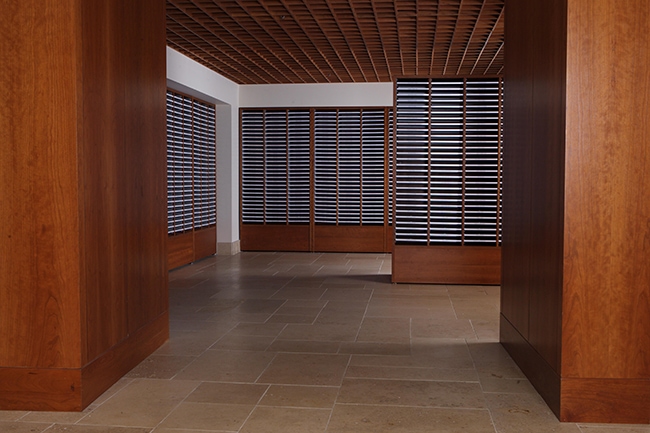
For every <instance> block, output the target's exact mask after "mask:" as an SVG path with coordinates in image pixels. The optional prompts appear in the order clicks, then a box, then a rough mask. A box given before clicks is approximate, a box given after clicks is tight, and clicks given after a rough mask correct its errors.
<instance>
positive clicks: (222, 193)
mask: <svg viewBox="0 0 650 433" xmlns="http://www.w3.org/2000/svg"><path fill="white" fill-rule="evenodd" d="M167 85H168V86H169V88H171V89H174V90H177V91H179V92H183V93H186V94H189V95H192V96H195V97H197V98H200V99H203V100H205V101H208V102H212V103H214V104H215V105H216V107H217V241H218V243H219V245H220V251H221V246H222V245H228V244H231V245H235V244H237V243H238V241H239V108H240V107H247V108H254V107H258V108H270V107H303V108H311V107H392V106H393V84H392V83H361V84H353V83H343V84H340V83H337V84H268V85H267V84H264V85H242V86H240V85H238V84H236V83H235V82H233V81H231V80H228V79H227V78H225V77H223V76H221V75H219V74H217V73H215V72H213V71H211V70H210V69H208V68H206V67H204V66H202V65H200V64H199V63H197V62H195V61H194V60H192V59H190V58H188V57H186V56H184V55H183V54H180V53H179V52H177V51H175V50H173V49H171V48H169V47H167ZM234 249H235V250H236V249H237V247H235V248H234Z"/></svg>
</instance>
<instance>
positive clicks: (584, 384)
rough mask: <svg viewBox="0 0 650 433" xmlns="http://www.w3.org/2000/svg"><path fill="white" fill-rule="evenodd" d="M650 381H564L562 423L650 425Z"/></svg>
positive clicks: (569, 379)
mask: <svg viewBox="0 0 650 433" xmlns="http://www.w3.org/2000/svg"><path fill="white" fill-rule="evenodd" d="M648 402H650V379H574V378H563V379H562V411H561V414H560V421H565V422H590V423H626V424H650V405H649V403H648Z"/></svg>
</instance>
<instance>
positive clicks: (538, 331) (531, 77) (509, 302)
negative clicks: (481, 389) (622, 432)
mask: <svg viewBox="0 0 650 433" xmlns="http://www.w3.org/2000/svg"><path fill="white" fill-rule="evenodd" d="M506 14H507V16H506V41H507V44H508V55H507V56H506V71H505V74H506V89H507V91H506V107H505V113H506V121H505V126H506V135H505V149H504V156H505V163H504V170H505V172H504V241H503V247H502V249H503V251H502V254H503V263H502V267H503V271H502V272H503V276H502V280H503V281H502V307H501V310H502V324H501V327H502V331H501V339H502V342H503V344H504V346H505V347H506V348H507V349H508V350H509V351H510V353H511V354H512V355H513V357H514V358H515V360H516V361H517V362H518V364H519V365H520V366H521V367H522V370H524V372H525V373H526V374H527V375H528V377H529V378H530V379H531V381H532V382H533V384H534V385H535V386H536V387H537V389H538V391H539V392H540V394H542V396H543V397H544V398H545V399H546V401H547V402H548V403H549V406H550V407H551V408H552V409H553V411H554V412H555V413H556V414H557V415H558V417H559V418H560V419H561V420H562V421H581V422H627V423H650V406H649V405H648V402H649V401H650V270H649V266H648V251H650V243H649V241H648V240H649V239H650V224H649V221H650V189H648V187H647V185H650V127H649V126H648V125H649V123H650V104H649V103H648V101H650V53H649V52H648V49H647V47H648V46H650V37H649V36H648V33H649V30H650V5H649V4H648V3H647V2H646V1H644V0H631V1H629V2H623V3H621V2H617V1H615V0H602V1H598V2H593V1H591V0H551V1H549V0H536V1H530V2H509V3H508V4H507V8H506Z"/></svg>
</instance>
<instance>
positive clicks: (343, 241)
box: [314, 224, 385, 253]
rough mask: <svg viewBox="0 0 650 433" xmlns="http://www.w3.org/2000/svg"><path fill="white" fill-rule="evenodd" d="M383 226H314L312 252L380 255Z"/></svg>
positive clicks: (382, 246)
mask: <svg viewBox="0 0 650 433" xmlns="http://www.w3.org/2000/svg"><path fill="white" fill-rule="evenodd" d="M384 236H385V229H384V226H383V225H382V226H343V225H340V226H334V225H318V224H316V225H315V226H314V251H317V252H354V253H382V252H385V247H384Z"/></svg>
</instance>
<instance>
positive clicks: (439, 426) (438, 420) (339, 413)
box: [327, 404, 495, 433]
mask: <svg viewBox="0 0 650 433" xmlns="http://www.w3.org/2000/svg"><path fill="white" fill-rule="evenodd" d="M327 433H495V429H494V427H493V425H492V421H491V420H490V414H489V413H488V411H487V410H466V409H438V408H425V407H400V406H362V405H343V404H337V405H336V406H335V407H334V411H333V413H332V418H331V420H330V423H329V426H328V428H327Z"/></svg>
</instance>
